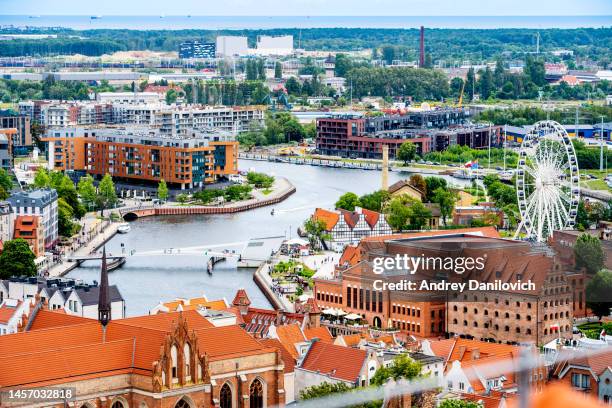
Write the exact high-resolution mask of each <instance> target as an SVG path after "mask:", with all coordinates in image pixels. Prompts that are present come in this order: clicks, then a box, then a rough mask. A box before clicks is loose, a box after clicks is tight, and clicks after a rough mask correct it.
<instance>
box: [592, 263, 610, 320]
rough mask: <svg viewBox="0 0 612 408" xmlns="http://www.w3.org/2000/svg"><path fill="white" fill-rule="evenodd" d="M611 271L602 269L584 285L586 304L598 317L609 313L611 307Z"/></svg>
mask: <svg viewBox="0 0 612 408" xmlns="http://www.w3.org/2000/svg"><path fill="white" fill-rule="evenodd" d="M610 293H612V271H610V270H608V269H602V270H600V271H599V272H597V273H596V274H595V276H593V279H591V280H590V281H589V283H588V284H587V287H586V304H587V307H589V308H590V309H591V310H592V311H593V313H595V315H597V316H599V318H602V317H606V316H609V315H610V308H611V307H612V298H611V297H610Z"/></svg>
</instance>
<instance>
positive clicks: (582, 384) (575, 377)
mask: <svg viewBox="0 0 612 408" xmlns="http://www.w3.org/2000/svg"><path fill="white" fill-rule="evenodd" d="M572 385H573V386H574V387H576V388H589V386H590V379H589V376H588V375H587V374H578V373H574V374H572Z"/></svg>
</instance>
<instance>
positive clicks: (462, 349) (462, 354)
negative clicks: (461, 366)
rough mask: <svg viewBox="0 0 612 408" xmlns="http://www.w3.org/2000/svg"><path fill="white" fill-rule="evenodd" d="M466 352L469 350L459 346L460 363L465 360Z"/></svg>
mask: <svg viewBox="0 0 612 408" xmlns="http://www.w3.org/2000/svg"><path fill="white" fill-rule="evenodd" d="M466 350H467V348H466V347H465V346H459V358H458V360H459V361H461V360H463V356H464V355H465V351H466Z"/></svg>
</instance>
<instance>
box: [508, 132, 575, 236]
mask: <svg viewBox="0 0 612 408" xmlns="http://www.w3.org/2000/svg"><path fill="white" fill-rule="evenodd" d="M579 183H580V173H579V170H578V160H577V159H576V152H575V150H574V145H573V144H572V142H571V140H570V138H569V136H568V134H567V132H566V131H565V129H564V128H563V127H562V126H561V125H560V124H558V123H557V122H554V121H551V120H546V121H541V122H538V123H536V124H535V125H534V126H533V129H531V130H530V131H529V132H528V133H527V134H526V135H525V137H524V138H523V143H522V144H521V148H520V151H519V157H518V165H517V173H516V194H517V198H518V207H519V211H520V214H521V222H520V223H519V226H518V228H517V230H516V233H515V238H516V237H518V236H519V234H520V233H521V232H522V231H524V232H526V234H527V237H528V238H530V239H534V240H536V241H545V240H546V239H547V238H548V237H549V236H551V235H552V233H553V231H556V230H563V229H569V228H573V227H574V225H575V223H576V214H577V212H578V203H579V201H580V184H579Z"/></svg>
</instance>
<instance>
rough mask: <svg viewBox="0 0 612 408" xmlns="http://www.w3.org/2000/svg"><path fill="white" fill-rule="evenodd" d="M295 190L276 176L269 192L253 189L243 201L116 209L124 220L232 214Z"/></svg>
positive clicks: (276, 200) (253, 207)
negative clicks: (249, 196) (160, 216)
mask: <svg viewBox="0 0 612 408" xmlns="http://www.w3.org/2000/svg"><path fill="white" fill-rule="evenodd" d="M295 191H296V189H295V186H294V185H293V184H291V182H290V181H289V180H287V179H286V178H284V177H277V178H276V180H275V181H274V185H273V186H272V191H270V192H269V194H264V193H263V192H262V191H261V190H254V191H253V192H252V195H253V197H252V198H250V199H248V200H244V201H235V202H230V203H226V204H220V205H180V204H178V203H167V204H162V205H150V206H139V207H124V208H119V209H118V211H119V213H120V214H121V216H122V217H124V218H125V219H126V220H134V219H137V218H141V217H150V216H155V215H189V214H211V215H212V214H232V213H237V212H242V211H248V210H252V209H255V208H259V207H264V206H267V205H272V204H277V203H279V202H281V201H283V200H285V199H286V198H287V197H289V196H290V195H291V194H293V193H295Z"/></svg>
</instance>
